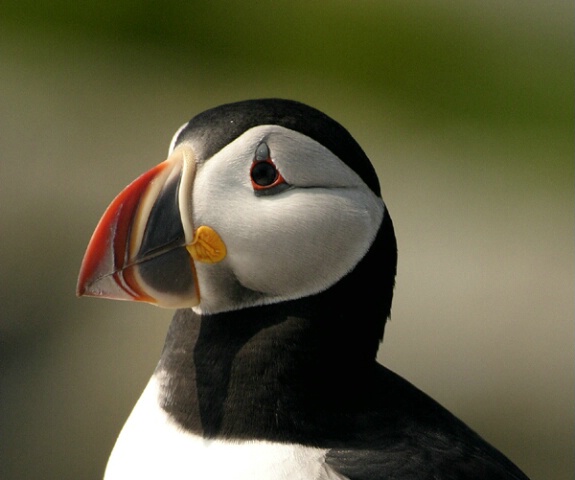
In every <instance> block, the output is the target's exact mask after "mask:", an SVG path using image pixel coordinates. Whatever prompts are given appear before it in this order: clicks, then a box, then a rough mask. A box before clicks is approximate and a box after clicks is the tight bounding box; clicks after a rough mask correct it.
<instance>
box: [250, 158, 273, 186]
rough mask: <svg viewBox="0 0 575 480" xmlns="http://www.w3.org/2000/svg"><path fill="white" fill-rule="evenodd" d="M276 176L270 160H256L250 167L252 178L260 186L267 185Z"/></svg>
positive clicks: (271, 182)
mask: <svg viewBox="0 0 575 480" xmlns="http://www.w3.org/2000/svg"><path fill="white" fill-rule="evenodd" d="M277 178H278V172H277V170H276V167H275V166H274V165H273V164H272V163H270V162H256V163H254V165H253V167H252V180H253V181H254V183H255V184H256V185H259V186H260V187H268V186H270V185H271V184H273V183H274V182H275V181H276V180H277Z"/></svg>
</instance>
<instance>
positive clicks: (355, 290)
mask: <svg viewBox="0 0 575 480" xmlns="http://www.w3.org/2000/svg"><path fill="white" fill-rule="evenodd" d="M387 218H388V217H387ZM386 225H387V226H388V228H392V227H391V222H390V221H389V222H387V221H384V224H383V225H382V229H381V230H380V233H379V235H378V237H377V239H376V241H375V242H376V243H380V242H390V241H389V231H384V230H385V228H384V227H385V226H386ZM392 235H393V234H392ZM391 244H392V247H393V248H392V249H391V250H392V253H391V254H390V250H389V249H385V250H384V251H386V252H387V255H388V256H389V255H391V256H392V257H393V258H391V259H390V258H384V257H382V255H381V254H378V253H374V252H380V251H381V250H382V248H381V247H382V245H381V244H380V245H376V248H372V249H371V250H370V252H369V253H368V254H367V255H366V257H365V258H364V259H363V260H362V261H361V262H360V264H359V265H358V266H357V267H356V269H355V270H354V271H353V272H352V273H350V274H349V275H347V276H346V277H345V278H344V279H342V280H341V281H340V282H338V284H337V285H335V286H333V287H332V288H330V289H328V290H327V291H325V292H322V293H320V294H318V295H314V296H310V297H306V298H303V299H299V300H294V301H289V302H283V303H280V304H274V305H268V306H263V307H254V308H249V309H243V310H239V311H233V312H225V313H221V314H216V315H203V316H200V315H197V314H195V313H194V312H193V311H191V310H180V311H178V312H177V313H176V315H175V316H174V319H173V321H172V324H171V326H170V329H169V332H168V336H167V339H166V344H165V347H164V351H163V353H162V357H161V360H160V363H159V365H158V368H157V371H156V373H157V378H158V379H160V381H161V382H162V392H161V399H160V402H161V405H162V407H163V408H164V410H165V411H166V412H168V413H169V414H170V415H171V416H172V418H173V419H174V420H175V421H176V422H178V423H179V424H180V425H181V426H183V427H184V428H186V429H187V430H190V431H193V432H195V433H198V434H201V435H204V436H206V437H226V438H242V437H251V438H253V437H256V438H267V439H275V440H285V441H287V440H301V439H303V438H310V437H311V438H313V437H314V436H316V437H317V436H318V435H319V436H321V437H322V438H325V436H326V435H327V433H326V432H330V433H329V435H330V436H332V437H333V438H334V439H335V440H337V439H338V438H340V437H342V438H343V436H344V435H345V432H346V431H349V426H348V425H346V421H345V417H346V416H347V415H346V412H347V413H349V417H350V418H352V416H353V415H352V413H353V412H355V413H357V410H359V409H362V408H365V407H366V405H365V404H364V400H361V399H365V398H368V397H369V395H367V392H364V393H365V394H362V391H361V390H362V388H365V387H362V385H365V384H366V382H365V377H366V375H369V374H370V372H371V371H372V370H373V369H374V368H375V356H376V353H377V348H378V345H379V342H380V339H381V338H382V335H383V327H384V324H385V320H386V318H387V316H388V315H389V308H390V305H391V295H392V290H393V278H394V274H395V240H394V239H393V242H391ZM373 312H377V313H376V314H375V315H374V313H373ZM342 415H343V417H342ZM350 421H351V420H350ZM340 430H341V431H340ZM300 437H301V438H300Z"/></svg>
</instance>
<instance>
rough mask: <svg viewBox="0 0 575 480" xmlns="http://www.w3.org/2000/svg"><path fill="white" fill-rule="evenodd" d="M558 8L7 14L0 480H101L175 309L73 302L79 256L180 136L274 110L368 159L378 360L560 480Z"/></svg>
mask: <svg viewBox="0 0 575 480" xmlns="http://www.w3.org/2000/svg"><path fill="white" fill-rule="evenodd" d="M571 3H572V2H568V1H547V2H540V1H536V0H526V1H524V2H511V1H505V0H504V1H501V0H499V1H494V0H487V1H485V0H483V1H479V0H465V1H455V0H436V1H430V0H429V1H424V0H416V1H410V2H404V1H399V0H397V1H388V2H375V1H366V0H359V1H355V2H351V1H349V0H348V1H343V0H340V1H332V2H327V1H316V2H309V1H294V0H292V1H289V2H288V1H276V2H251V3H250V2H240V1H228V2H218V1H195V2H194V1H192V2H180V1H175V0H170V1H164V2H151V1H140V2H129V1H127V0H119V1H115V2H106V1H99V2H94V1H86V2H80V3H71V2H64V1H61V0H53V1H51V2H46V1H39V0H34V1H30V0H21V1H20V2H8V3H6V2H2V3H0V242H1V243H0V245H1V249H0V302H1V303H0V305H1V310H0V342H1V344H0V345H1V350H0V374H1V376H0V381H1V383H0V478H1V479H6V480H12V479H14V480H17V479H18V480H19V479H36V478H43V479H62V480H65V479H79V478H81V479H97V478H100V477H101V475H102V473H103V470H104V466H105V462H106V459H107V456H108V454H109V452H110V450H111V449H112V446H113V443H114V440H115V437H116V435H117V433H118V431H119V430H120V428H121V426H122V423H123V422H124V420H125V419H126V417H127V416H128V414H129V412H130V410H131V408H132V406H133V405H134V403H135V402H136V400H137V398H138V396H139V394H140V392H141V390H142V389H143V387H144V385H145V383H146V381H147V379H148V377H149V375H150V373H151V372H152V370H153V368H154V365H155V363H156V361H157V359H158V356H159V352H160V349H161V347H162V343H163V338H164V335H165V331H166V328H167V324H168V322H169V319H170V316H171V312H169V311H166V310H160V309H155V308H153V307H150V306H146V305H135V304H125V303H119V302H107V301H99V300H93V299H81V300H80V299H77V298H75V296H74V291H75V281H76V275H77V271H78V268H79V265H80V261H81V258H82V255H83V251H84V248H85V246H86V244H87V242H88V240H89V238H90V235H91V233H92V230H93V228H94V227H95V225H96V223H97V221H98V219H99V217H100V215H101V214H102V213H103V211H104V209H105V207H106V206H107V204H108V203H109V202H110V201H111V199H112V198H113V197H114V196H115V195H116V193H118V192H119V191H120V189H121V188H122V187H124V186H125V185H126V184H127V183H129V182H130V181H131V180H132V179H133V178H135V177H136V176H137V175H138V174H140V173H141V172H143V171H145V170H146V169H148V168H150V167H151V166H153V165H155V164H156V163H158V162H160V161H161V160H163V159H164V157H165V155H166V151H167V145H168V142H169V140H170V138H171V136H172V134H173V132H174V131H175V129H176V128H177V127H179V126H180V125H181V124H182V123H183V122H184V121H187V120H188V119H189V118H190V117H191V116H193V115H195V114H197V113H199V112H201V111H202V110H204V109H206V108H209V107H212V106H215V105H218V104H221V103H224V102H229V101H234V100H240V99H245V98H255V97H265V96H279V97H287V98H294V99H298V100H301V101H303V102H307V103H310V104H312V105H314V106H316V107H317V108H319V109H321V110H323V111H325V112H326V113H328V114H329V115H331V116H333V117H334V118H336V119H337V120H339V121H340V122H341V123H343V124H344V125H345V126H346V127H347V128H348V129H349V130H350V132H351V133H352V134H353V135H354V136H355V137H356V139H357V140H358V141H359V142H360V144H361V145H362V146H363V147H364V149H365V150H366V152H367V154H368V155H369V156H370V158H371V159H372V160H373V162H374V163H375V164H376V167H377V170H378V173H379V175H380V179H381V183H382V189H383V194H384V198H385V200H386V203H387V205H388V207H389V209H390V211H391V214H392V217H393V218H394V222H395V226H396V230H397V237H398V242H399V253H400V260H399V272H398V278H397V287H396V298H395V303H394V309H393V317H392V322H391V323H390V324H389V326H388V329H387V333H386V341H385V345H384V347H383V348H382V349H381V351H380V358H381V360H382V362H383V363H385V364H386V365H388V366H390V367H391V368H392V369H394V370H395V371H397V372H398V373H400V374H401V375H403V376H405V377H406V378H408V379H409V380H411V381H412V382H414V383H415V384H416V385H418V386H419V387H420V388H422V389H423V390H425V391H426V392H428V393H429V394H431V395H432V396H433V397H435V398H436V399H437V400H439V401H440V402H441V403H443V404H444V405H445V406H447V407H448V408H449V409H451V410H452V411H453V412H454V413H456V414H457V415H458V416H460V417H461V418H462V419H463V420H465V421H466V422H467V423H468V424H470V425H471V426H472V427H473V428H474V429H475V430H477V431H478V432H479V433H480V434H481V435H483V436H484V437H485V438H487V439H488V440H489V441H490V442H492V443H493V444H494V445H495V446H497V447H498V448H500V449H501V450H503V451H504V452H505V453H506V454H507V455H508V456H509V457H510V458H511V459H512V460H514V461H515V462H516V463H517V464H519V465H520V466H521V467H522V468H523V469H524V470H525V472H526V473H527V474H529V475H530V476H531V478H532V479H547V480H549V479H552V480H553V479H571V478H573V475H574V448H573V447H574V436H573V427H574V401H573V400H574V392H575V386H574V375H573V360H574V355H573V353H574V351H573V350H574V335H573V333H574V331H573V318H574V312H573V286H574V284H573V273H574V272H573V266H574V255H573V254H574V248H573V245H574V243H573V240H574V239H573V232H574V221H573V220H574V217H573V180H574V178H573V157H574V155H573V154H574V152H573V127H574V125H573V104H574V95H573V80H574V75H573V53H574V48H573V47H574V45H573V44H574V41H573V40H574V35H573V24H574V22H573V20H574V18H573V17H574V15H573V6H572V4H571ZM347 301H358V299H347Z"/></svg>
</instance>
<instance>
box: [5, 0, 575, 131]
mask: <svg viewBox="0 0 575 480" xmlns="http://www.w3.org/2000/svg"><path fill="white" fill-rule="evenodd" d="M492 7H494V8H495V9H496V10H495V11H490V10H489V8H488V7H482V8H481V10H480V11H477V10H476V11H474V10H473V8H471V9H470V8H469V5H467V7H466V5H465V4H457V3H455V4H453V5H449V4H446V3H445V2H443V3H436V2H403V3H402V2H360V3H352V2H304V1H290V2H288V1H277V2H269V3H264V2H221V1H220V2H208V1H195V2H181V1H176V0H169V1H164V2H151V1H143V2H130V1H126V0H123V1H116V2H96V1H88V2H81V3H70V2H63V1H52V2H31V1H23V2H11V3H10V2H9V3H8V4H7V5H4V6H3V7H1V8H0V18H2V20H0V25H1V23H4V24H5V25H10V26H11V27H12V28H14V27H18V28H26V29H28V30H29V31H30V32H33V33H32V34H34V33H36V34H46V33H52V34H54V33H56V34H59V35H66V36H67V37H69V39H70V41H74V39H75V38H77V39H84V38H89V39H91V40H101V41H105V42H113V43H118V44H131V45H132V46H133V47H134V48H137V49H140V50H141V49H150V50H153V51H154V52H156V53H157V54H160V55H162V56H164V57H165V56H167V57H169V58H171V59H173V60H174V61H177V62H179V63H180V64H182V65H190V64H191V63H192V62H194V61H196V60H198V59H202V60H204V61H208V62H212V63H216V64H225V65H227V66H228V67H229V68H230V69H233V70H234V71H245V70H249V71H251V72H252V73H253V76H254V78H257V77H258V75H259V74H260V73H261V72H266V71H270V70H274V71H276V72H279V73H281V72H282V71H290V70H301V71H305V72H308V73H310V74H316V75H323V76H325V78H326V81H329V80H330V79H337V80H338V81H342V82H345V83H349V84H354V85H355V86H356V87H359V88H364V89H366V90H369V91H370V92H371V95H373V96H374V98H375V97H377V96H386V97H387V96H392V97H395V98H399V99H401V102H402V103H403V104H404V105H407V106H410V107H412V108H414V109H417V115H418V116H420V117H422V118H433V119H434V121H437V120H438V119H445V118H447V119H453V118H459V119H461V121H466V122H467V121H471V122H478V123H488V124H489V125H491V126H492V127H494V128H498V127H501V128H505V129H509V128H538V127H541V125H542V124H544V125H545V126H546V128H549V129H551V130H562V131H564V132H566V131H569V132H571V131H572V127H573V121H572V106H573V85H572V84H573V82H572V80H573V65H572V61H571V54H572V53H573V48H572V47H573V38H572V35H570V29H569V28H556V26H557V24H558V25H559V27H562V26H563V25H569V23H568V22H569V18H570V16H571V14H572V12H570V11H569V10H567V9H566V8H564V6H563V5H562V4H559V5H558V6H557V5H555V6H553V5H552V6H550V7H549V9H547V10H543V9H541V12H542V13H544V12H545V13H546V14H545V15H544V16H543V17H542V16H541V15H529V14H526V13H525V11H518V12H516V14H514V13H513V12H512V11H511V12H510V11H509V8H510V6H509V5H505V4H502V5H499V6H496V5H495V4H494V5H492ZM528 7H529V5H516V6H515V7H514V8H522V9H525V10H527V9H528ZM553 7H555V8H556V9H557V11H556V12H551V13H549V11H548V10H551V11H552V10H553ZM497 9H499V10H501V11H497ZM562 15H564V16H565V18H563V19H560V20H557V17H559V18H561V16H562ZM547 24H550V25H551V28H547V27H548V25H547Z"/></svg>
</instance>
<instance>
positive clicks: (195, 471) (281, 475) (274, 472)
mask: <svg viewBox="0 0 575 480" xmlns="http://www.w3.org/2000/svg"><path fill="white" fill-rule="evenodd" d="M157 398H158V386H157V382H156V380H155V379H154V378H152V379H151V380H150V382H149V384H148V386H147V387H146V389H145V390H144V393H143V394H142V396H141V398H140V400H139V401H138V403H137V404H136V407H135V408H134V410H133V412H132V414H131V415H130V418H129V419H128V421H127V422H126V425H125V426H124V428H123V430H122V432H121V433H120V436H119V437H118V440H117V442H116V445H115V447H114V450H113V452H112V455H111V456H110V459H109V461H108V466H107V468H106V474H105V480H116V479H122V480H126V479H132V478H134V479H136V478H137V479H166V480H179V479H182V480H183V479H186V480H192V479H194V480H195V479H201V480H227V479H230V480H231V479H234V480H243V479H245V480H264V479H265V480H288V479H289V480H298V479H301V480H345V479H346V477H344V476H341V475H339V474H338V473H337V472H335V471H334V470H332V469H331V468H330V467H329V466H328V465H326V464H325V462H324V459H325V454H326V450H323V449H318V448H311V447H305V446H302V445H289V444H278V443H272V442H265V441H253V442H231V441H222V440H205V439H203V438H202V437H200V436H198V435H194V434H191V433H189V432H186V431H185V430H183V429H182V428H181V427H180V426H178V425H177V424H175V423H174V422H173V421H172V420H171V419H170V418H169V417H168V415H167V414H166V413H165V412H164V411H163V410H162V409H161V407H160V406H159V405H158V401H157Z"/></svg>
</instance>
